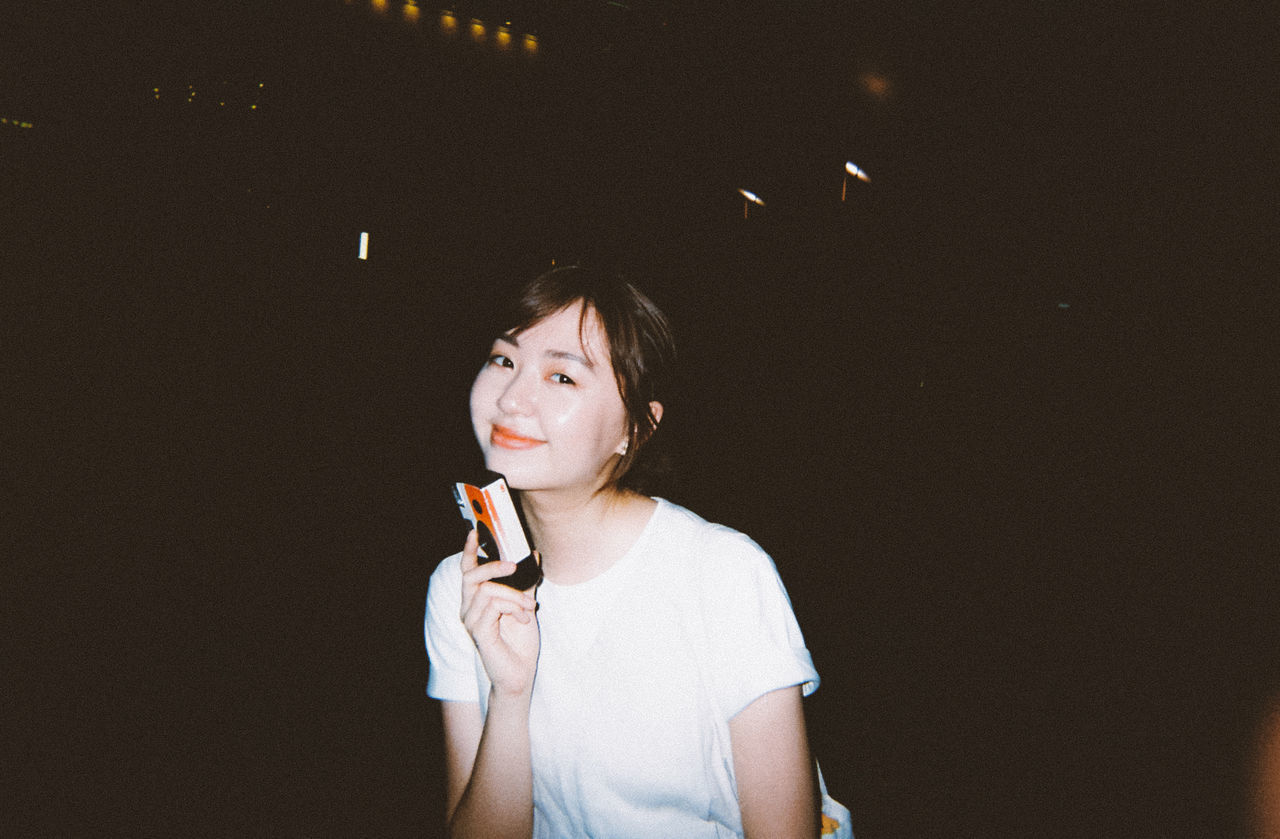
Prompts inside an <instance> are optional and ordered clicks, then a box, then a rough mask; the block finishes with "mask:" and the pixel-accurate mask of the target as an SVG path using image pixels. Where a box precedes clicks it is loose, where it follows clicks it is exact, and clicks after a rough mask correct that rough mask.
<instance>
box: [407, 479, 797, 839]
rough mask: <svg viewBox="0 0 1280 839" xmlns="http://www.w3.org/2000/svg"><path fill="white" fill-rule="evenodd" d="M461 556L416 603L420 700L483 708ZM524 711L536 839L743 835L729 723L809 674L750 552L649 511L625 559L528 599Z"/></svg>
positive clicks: (783, 601)
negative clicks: (423, 687) (423, 647)
mask: <svg viewBox="0 0 1280 839" xmlns="http://www.w3.org/2000/svg"><path fill="white" fill-rule="evenodd" d="M461 585H462V579H461V554H455V555H454V556H451V557H449V558H448V559H446V560H444V561H443V562H441V563H440V565H439V567H438V568H437V569H436V571H435V573H434V574H432V576H431V584H430V587H429V589H428V593H427V614H426V624H425V631H426V642H427V653H428V656H429V658H430V662H431V668H430V675H429V677H428V681H427V693H428V694H429V695H430V696H432V697H434V698H436V699H443V700H451V701H462V702H478V703H479V704H480V708H481V711H482V713H483V712H484V711H485V710H486V709H487V704H488V693H489V680H488V678H487V677H486V675H485V672H484V667H483V665H482V664H481V662H480V656H479V653H478V652H477V651H476V648H475V645H474V644H473V643H472V641H471V638H470V636H469V635H467V632H466V629H465V628H464V627H463V625H462V621H461V619H460V618H459V611H460V607H461V596H462V595H461ZM537 597H538V626H539V629H540V632H541V637H542V648H541V652H540V654H539V658H538V672H537V676H536V679H535V681H534V689H533V698H532V704H531V707H530V712H529V714H530V716H529V733H530V739H531V747H532V762H533V803H534V831H533V832H534V836H535V837H547V839H552V837H554V838H555V839H563V837H577V836H582V837H596V838H597V839H599V838H600V837H680V839H695V838H696V837H730V836H741V835H742V818H741V813H740V811H739V809H738V799H737V792H736V786H735V783H734V776H733V755H732V752H731V749H730V742H729V720H730V719H731V718H732V717H733V716H734V715H735V714H737V713H738V711H741V710H742V709H743V708H745V707H746V706H747V705H749V704H750V703H751V702H752V701H754V700H755V699H757V698H758V697H760V696H762V695H763V694H765V693H768V692H769V691H772V690H776V689H778V688H784V687H790V686H793V685H803V691H804V694H805V695H806V696H807V695H808V694H810V693H812V692H813V691H814V690H816V689H817V687H818V674H817V672H816V671H815V670H814V668H813V661H812V659H811V657H810V655H809V651H808V650H807V649H806V648H805V645H804V639H803V638H802V637H801V634H800V627H799V626H798V624H797V623H796V619H795V615H794V614H793V613H792V610H791V601H790V600H789V599H788V597H787V593H786V590H785V589H784V588H783V585H782V581H781V580H780V579H779V577H778V572H777V569H776V568H775V567H774V564H773V561H772V560H771V559H770V558H769V556H768V555H767V554H766V553H765V552H764V551H763V550H761V548H760V546H759V545H757V544H756V543H755V542H753V541H751V540H750V539H749V538H747V537H746V536H744V535H743V534H741V533H738V532H737V531H735V530H732V529H730V528H727V527H724V526H721V525H715V524H710V523H708V522H707V521H705V520H704V519H702V518H700V517H699V516H697V515H695V514H694V513H691V512H690V511H688V510H686V509H684V508H683V507H680V506H678V505H675V504H672V503H670V502H667V501H664V500H662V499H658V506H657V508H656V509H655V510H654V513H653V516H652V518H651V519H650V520H649V522H648V524H647V525H646V526H645V528H644V530H643V532H642V533H641V535H640V538H639V539H638V540H636V543H635V544H634V545H633V546H632V548H631V550H629V551H628V552H627V554H626V555H625V556H624V557H623V558H622V559H620V560H618V562H616V563H615V564H614V565H613V566H612V567H610V568H609V569H608V570H607V571H605V572H604V573H602V574H600V575H599V576H597V577H595V578H593V579H591V580H588V581H587V582H585V583H580V584H577V585H570V586H563V585H556V584H555V583H552V582H549V581H547V582H543V583H542V585H541V586H539V587H538V591H537Z"/></svg>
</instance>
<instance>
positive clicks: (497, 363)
mask: <svg viewBox="0 0 1280 839" xmlns="http://www.w3.org/2000/svg"><path fill="white" fill-rule="evenodd" d="M488 363H489V364H490V365H491V366H493V367H515V366H516V365H515V362H513V361H512V360H511V359H509V358H507V357H506V356H505V355H503V354H502V353H494V354H493V355H491V356H489V361H488Z"/></svg>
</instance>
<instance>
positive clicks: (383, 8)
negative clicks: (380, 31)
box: [369, 0, 387, 15]
mask: <svg viewBox="0 0 1280 839" xmlns="http://www.w3.org/2000/svg"><path fill="white" fill-rule="evenodd" d="M369 5H370V6H371V7H372V8H373V10H374V11H375V12H377V13H378V14H380V15H383V14H386V13H387V0H369Z"/></svg>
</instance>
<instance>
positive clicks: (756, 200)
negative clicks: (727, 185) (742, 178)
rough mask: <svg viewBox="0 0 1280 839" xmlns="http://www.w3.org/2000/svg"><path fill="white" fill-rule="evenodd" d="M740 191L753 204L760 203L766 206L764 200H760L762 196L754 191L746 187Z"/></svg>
mask: <svg viewBox="0 0 1280 839" xmlns="http://www.w3.org/2000/svg"><path fill="white" fill-rule="evenodd" d="M738 192H739V193H741V195H742V197H743V198H745V199H747V200H748V201H750V202H751V203H752V204H759V205H760V206H761V207H763V206H764V201H762V200H760V196H758V195H756V194H755V193H754V192H751V191H749V190H745V189H740V190H738Z"/></svg>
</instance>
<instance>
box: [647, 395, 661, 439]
mask: <svg viewBox="0 0 1280 839" xmlns="http://www.w3.org/2000/svg"><path fill="white" fill-rule="evenodd" d="M649 412H650V413H652V414H653V428H650V429H649V433H650V434H652V433H653V432H655V431H657V430H658V423H660V422H662V403H661V402H650V403H649Z"/></svg>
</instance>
